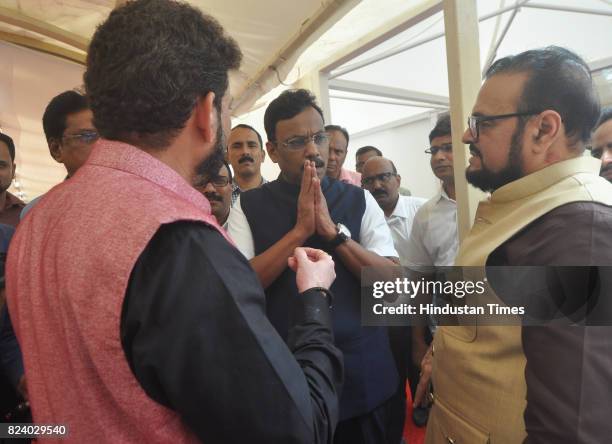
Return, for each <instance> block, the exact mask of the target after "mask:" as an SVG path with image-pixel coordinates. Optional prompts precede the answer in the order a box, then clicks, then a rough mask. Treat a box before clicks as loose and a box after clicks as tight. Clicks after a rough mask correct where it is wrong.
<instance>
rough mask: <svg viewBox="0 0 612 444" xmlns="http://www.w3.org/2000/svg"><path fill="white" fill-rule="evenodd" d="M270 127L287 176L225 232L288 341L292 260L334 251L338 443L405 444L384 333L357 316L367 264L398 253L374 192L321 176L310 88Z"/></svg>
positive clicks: (244, 205) (291, 96)
mask: <svg viewBox="0 0 612 444" xmlns="http://www.w3.org/2000/svg"><path fill="white" fill-rule="evenodd" d="M264 124H265V128H266V134H267V136H268V142H267V143H266V146H267V149H268V155H269V156H270V158H271V159H272V161H273V162H275V163H277V164H278V165H279V167H280V170H281V173H280V175H279V177H278V179H277V180H274V181H272V182H269V183H267V184H264V185H262V186H261V187H259V188H256V189H254V190H250V191H247V192H246V193H243V194H241V195H240V198H239V200H238V202H236V205H235V206H234V207H233V208H232V211H231V213H230V217H229V230H228V231H229V233H230V235H231V237H232V239H234V241H235V242H236V245H237V246H238V248H239V249H240V251H241V252H242V253H243V254H244V255H245V256H246V257H247V258H248V259H250V261H251V265H252V266H253V269H254V270H255V271H256V272H257V275H258V276H259V279H260V280H261V283H262V285H263V286H264V288H266V302H267V312H268V317H269V318H270V321H271V322H272V324H273V325H274V326H275V327H276V329H277V330H278V332H279V333H280V335H281V336H282V337H284V338H290V334H289V332H290V328H291V327H292V326H293V325H294V322H295V321H294V316H293V314H292V313H293V311H294V309H295V307H294V305H295V303H296V301H297V299H296V295H297V293H298V291H297V289H296V288H295V278H294V275H293V271H292V270H290V269H289V268H288V267H287V257H288V256H289V255H290V254H291V251H292V250H293V249H295V248H296V247H299V246H308V247H314V248H321V249H324V250H326V251H327V252H328V253H329V254H331V255H332V257H333V258H334V262H335V264H336V275H337V279H336V281H335V283H334V285H333V286H332V291H333V292H334V296H335V299H334V307H333V327H334V335H335V341H336V344H337V345H338V347H339V348H340V349H341V350H342V352H343V355H344V363H345V375H344V376H345V384H344V387H343V390H342V397H341V398H340V422H339V423H338V427H337V429H336V433H335V438H334V442H336V443H359V442H365V443H382V442H399V440H400V438H401V437H400V436H397V437H391V436H390V432H391V430H390V429H389V424H390V422H391V421H392V420H393V411H392V410H393V408H394V405H393V404H392V402H391V401H392V395H393V394H394V393H395V391H396V389H397V387H398V378H397V371H396V369H395V365H394V362H393V356H392V355H391V351H390V348H389V339H388V336H387V329H386V328H381V327H362V326H361V315H360V310H361V297H360V294H361V291H360V277H361V269H362V267H364V266H380V267H384V266H388V265H393V262H391V261H390V260H389V259H387V257H393V258H395V257H397V253H396V251H395V249H394V247H393V240H392V238H391V233H390V232H389V228H388V227H387V224H386V223H385V219H384V214H383V212H382V211H381V209H380V208H379V207H378V205H377V204H376V201H375V200H374V199H373V198H372V196H371V195H370V193H368V192H365V191H364V190H362V189H361V188H357V187H355V186H353V185H349V184H345V183H343V182H340V181H338V180H334V179H330V178H329V177H327V176H326V175H325V172H326V163H327V158H328V154H329V138H328V137H329V136H328V134H327V132H326V131H325V127H324V121H323V112H322V111H321V108H319V106H318V105H317V103H316V101H315V98H314V96H312V94H311V93H310V92H309V91H307V90H304V89H298V90H289V91H285V92H283V93H282V94H281V95H279V96H278V97H277V98H276V99H274V100H273V101H272V102H271V103H270V104H269V105H268V108H267V109H266V112H265V116H264Z"/></svg>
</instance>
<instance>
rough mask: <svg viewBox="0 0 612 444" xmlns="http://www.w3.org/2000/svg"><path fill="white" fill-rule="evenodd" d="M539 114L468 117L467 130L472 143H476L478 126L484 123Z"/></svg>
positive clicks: (535, 112) (538, 112)
mask: <svg viewBox="0 0 612 444" xmlns="http://www.w3.org/2000/svg"><path fill="white" fill-rule="evenodd" d="M537 114H540V111H528V112H524V113H512V114H500V115H497V116H470V117H468V121H467V124H468V128H469V129H470V135H471V136H472V139H473V142H478V137H480V125H481V124H483V123H485V122H491V121H493V120H500V119H509V118H510V117H525V116H535V115H537Z"/></svg>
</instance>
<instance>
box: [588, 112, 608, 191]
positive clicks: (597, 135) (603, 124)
mask: <svg viewBox="0 0 612 444" xmlns="http://www.w3.org/2000/svg"><path fill="white" fill-rule="evenodd" d="M591 155H592V156H593V157H595V158H597V159H601V170H600V171H599V175H600V176H602V177H603V178H605V179H608V181H609V182H612V106H609V107H607V108H604V109H603V110H602V111H601V116H600V118H599V121H598V122H597V125H595V132H594V133H593V146H592V148H591Z"/></svg>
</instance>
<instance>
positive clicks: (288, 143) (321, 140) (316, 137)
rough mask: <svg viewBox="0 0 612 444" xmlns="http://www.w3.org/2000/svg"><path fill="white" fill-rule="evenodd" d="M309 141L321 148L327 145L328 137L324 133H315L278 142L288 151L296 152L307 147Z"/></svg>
mask: <svg viewBox="0 0 612 444" xmlns="http://www.w3.org/2000/svg"><path fill="white" fill-rule="evenodd" d="M311 140H312V141H313V142H314V143H315V145H317V146H323V145H325V144H326V143H329V136H328V135H327V133H326V132H324V131H322V132H319V133H315V134H313V135H312V136H295V137H292V138H290V139H287V140H285V141H284V142H280V144H281V145H283V146H285V147H287V148H289V149H290V150H296V151H297V150H301V149H304V147H305V146H306V145H308V144H309V143H310V141H311ZM275 143H277V142H275Z"/></svg>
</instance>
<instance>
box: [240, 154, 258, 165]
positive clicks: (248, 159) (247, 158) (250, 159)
mask: <svg viewBox="0 0 612 444" xmlns="http://www.w3.org/2000/svg"><path fill="white" fill-rule="evenodd" d="M244 162H255V159H253V157H251V155H250V154H245V155H244V156H242V157H241V158H240V160H238V163H239V164H240V163H244Z"/></svg>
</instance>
